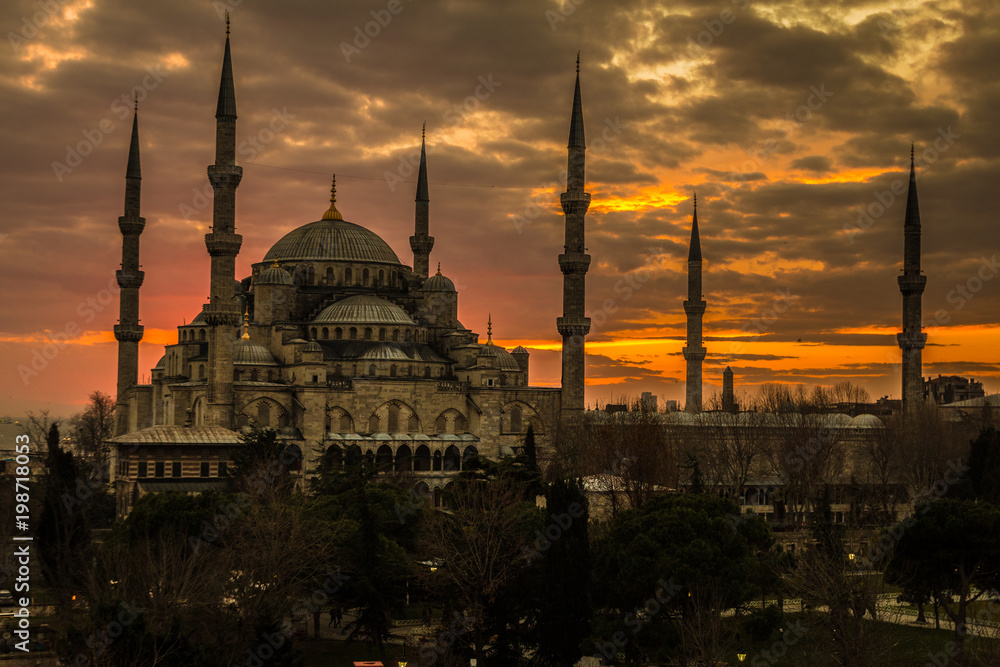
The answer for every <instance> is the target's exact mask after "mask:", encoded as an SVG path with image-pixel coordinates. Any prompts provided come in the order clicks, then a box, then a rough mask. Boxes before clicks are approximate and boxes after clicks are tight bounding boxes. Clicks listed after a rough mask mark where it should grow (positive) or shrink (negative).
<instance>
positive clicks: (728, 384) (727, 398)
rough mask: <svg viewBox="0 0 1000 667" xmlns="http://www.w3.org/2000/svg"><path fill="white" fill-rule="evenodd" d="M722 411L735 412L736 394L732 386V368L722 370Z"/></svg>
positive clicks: (727, 367)
mask: <svg viewBox="0 0 1000 667" xmlns="http://www.w3.org/2000/svg"><path fill="white" fill-rule="evenodd" d="M722 411H723V412H736V395H735V390H734V387H733V369H732V368H730V367H729V366H726V370H724V371H722Z"/></svg>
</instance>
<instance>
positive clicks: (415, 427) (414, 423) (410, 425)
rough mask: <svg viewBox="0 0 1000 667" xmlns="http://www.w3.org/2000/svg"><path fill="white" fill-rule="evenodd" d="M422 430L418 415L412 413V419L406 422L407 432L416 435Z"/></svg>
mask: <svg viewBox="0 0 1000 667" xmlns="http://www.w3.org/2000/svg"><path fill="white" fill-rule="evenodd" d="M419 430H420V420H419V419H417V415H416V414H414V413H412V412H411V413H410V418H409V419H407V420H406V432H407V433H416V432H417V431H419Z"/></svg>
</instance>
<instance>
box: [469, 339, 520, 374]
mask: <svg viewBox="0 0 1000 667" xmlns="http://www.w3.org/2000/svg"><path fill="white" fill-rule="evenodd" d="M477 356H480V357H494V358H495V359H496V360H497V364H496V367H497V368H498V369H499V370H502V371H515V372H520V370H521V364H519V363H517V359H515V358H514V355H512V354H511V353H510V352H508V351H507V350H505V349H503V348H502V347H500V346H498V345H494V344H493V343H492V342H489V343H487V344H486V345H483V346H482V349H480V350H479V354H478V355H477Z"/></svg>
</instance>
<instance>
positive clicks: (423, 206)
mask: <svg viewBox="0 0 1000 667" xmlns="http://www.w3.org/2000/svg"><path fill="white" fill-rule="evenodd" d="M426 131H427V123H424V128H423V129H422V130H421V131H420V172H419V173H418V175H417V197H416V202H417V211H416V219H415V225H414V227H415V229H414V233H413V236H411V237H410V249H411V250H413V272H414V273H416V274H417V275H418V276H421V277H423V278H426V277H427V276H428V275H430V263H431V249H432V248H433V247H434V237H433V236H429V235H428V232H429V231H430V195H429V194H428V192H427V150H426V147H425V136H424V135H425V133H426Z"/></svg>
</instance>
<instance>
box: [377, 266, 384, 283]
mask: <svg viewBox="0 0 1000 667" xmlns="http://www.w3.org/2000/svg"><path fill="white" fill-rule="evenodd" d="M378 284H379V286H380V287H381V286H382V285H384V284H385V271H383V270H382V269H379V270H378Z"/></svg>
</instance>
